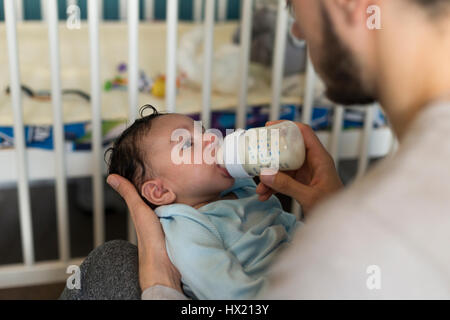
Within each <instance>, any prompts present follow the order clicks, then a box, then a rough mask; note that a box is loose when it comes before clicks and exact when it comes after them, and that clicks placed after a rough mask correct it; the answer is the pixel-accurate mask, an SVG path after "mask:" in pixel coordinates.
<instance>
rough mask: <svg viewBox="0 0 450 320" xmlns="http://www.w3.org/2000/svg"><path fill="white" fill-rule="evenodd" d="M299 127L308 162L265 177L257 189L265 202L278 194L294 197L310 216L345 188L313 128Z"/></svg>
mask: <svg viewBox="0 0 450 320" xmlns="http://www.w3.org/2000/svg"><path fill="white" fill-rule="evenodd" d="M279 122H281V121H273V122H268V123H266V126H269V125H273V124H276V123H279ZM295 124H296V125H297V126H298V127H299V129H300V131H301V133H302V135H303V140H304V142H305V148H306V159H305V163H304V164H303V166H302V167H301V168H300V169H299V170H296V171H285V172H278V173H277V174H276V175H264V174H261V176H260V180H261V183H260V184H259V185H258V187H257V188H256V193H258V194H259V200H261V201H266V200H267V199H269V198H270V196H271V195H272V194H274V193H276V192H280V193H283V194H285V195H288V196H291V197H292V198H294V199H296V200H297V201H298V203H300V204H301V205H302V209H303V212H305V213H308V212H309V211H310V210H311V208H312V207H313V206H314V205H315V204H316V203H318V202H319V201H320V200H322V199H323V198H324V197H326V196H328V195H330V194H332V193H334V192H335V191H337V190H339V189H341V188H342V182H341V180H340V179H339V176H338V174H337V171H336V167H335V165H334V161H333V158H332V157H331V156H330V154H329V153H328V152H327V150H326V149H325V148H324V147H323V145H322V143H321V142H320V140H319V139H318V138H317V136H316V135H315V133H314V131H313V130H312V129H311V127H309V126H307V125H304V124H302V123H298V122H296V123H295Z"/></svg>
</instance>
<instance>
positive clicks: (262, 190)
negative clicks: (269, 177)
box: [256, 182, 273, 195]
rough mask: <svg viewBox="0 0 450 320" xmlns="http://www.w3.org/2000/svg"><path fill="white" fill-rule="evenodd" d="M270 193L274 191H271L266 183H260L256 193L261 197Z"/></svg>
mask: <svg viewBox="0 0 450 320" xmlns="http://www.w3.org/2000/svg"><path fill="white" fill-rule="evenodd" d="M269 191H273V190H272V189H270V188H269V187H268V186H266V185H265V184H264V183H261V182H260V183H259V184H258V186H257V187H256V193H257V194H259V195H263V194H265V193H267V192H269Z"/></svg>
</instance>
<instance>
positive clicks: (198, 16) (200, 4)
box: [193, 0, 203, 22]
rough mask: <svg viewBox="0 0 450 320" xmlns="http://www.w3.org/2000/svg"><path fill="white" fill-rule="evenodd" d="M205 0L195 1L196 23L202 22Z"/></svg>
mask: <svg viewBox="0 0 450 320" xmlns="http://www.w3.org/2000/svg"><path fill="white" fill-rule="evenodd" d="M202 10H203V0H194V8H193V17H194V21H195V22H200V21H201V20H202Z"/></svg>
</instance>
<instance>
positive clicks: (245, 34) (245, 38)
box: [236, 0, 253, 129]
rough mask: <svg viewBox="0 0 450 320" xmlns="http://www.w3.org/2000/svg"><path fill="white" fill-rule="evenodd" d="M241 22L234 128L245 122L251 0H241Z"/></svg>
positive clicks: (242, 126)
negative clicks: (239, 66) (236, 107)
mask: <svg viewBox="0 0 450 320" xmlns="http://www.w3.org/2000/svg"><path fill="white" fill-rule="evenodd" d="M242 1H243V2H244V3H243V5H242V15H241V16H242V23H241V35H240V39H241V56H240V65H241V74H240V86H239V88H240V91H239V103H238V109H237V112H236V114H237V116H236V128H244V129H245V126H246V123H247V95H248V68H249V60H250V42H251V36H252V33H251V32H252V21H253V0H242Z"/></svg>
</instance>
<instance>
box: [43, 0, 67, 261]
mask: <svg viewBox="0 0 450 320" xmlns="http://www.w3.org/2000/svg"><path fill="white" fill-rule="evenodd" d="M47 5H48V7H47V13H48V20H47V21H48V37H49V42H50V69H51V78H52V91H51V92H52V107H53V133H54V134H53V141H54V142H53V144H54V150H55V164H56V165H55V171H56V172H55V175H56V204H57V205H56V208H57V217H58V243H59V256H60V259H61V260H62V261H68V260H69V258H70V242H69V221H68V208H67V184H66V159H65V156H64V122H63V115H62V110H63V105H62V93H61V74H60V72H61V67H60V57H59V30H58V4H57V0H47Z"/></svg>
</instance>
